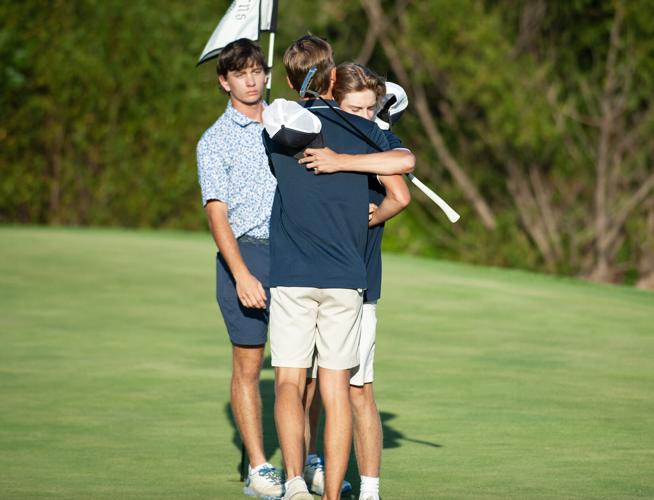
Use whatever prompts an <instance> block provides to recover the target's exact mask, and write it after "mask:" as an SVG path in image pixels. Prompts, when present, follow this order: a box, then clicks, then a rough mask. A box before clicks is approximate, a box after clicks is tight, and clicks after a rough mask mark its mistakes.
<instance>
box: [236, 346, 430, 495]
mask: <svg viewBox="0 0 654 500" xmlns="http://www.w3.org/2000/svg"><path fill="white" fill-rule="evenodd" d="M271 369H272V367H271V365H270V356H267V357H266V358H265V359H264V363H263V370H271ZM260 391H261V402H262V405H263V415H262V420H263V447H264V452H265V454H266V457H271V456H272V455H273V454H274V453H275V452H276V451H277V450H278V449H279V442H278V440H277V432H276V430H275V417H274V407H275V383H274V381H272V380H261V383H260ZM224 409H225V415H226V416H227V417H228V419H229V422H230V423H231V425H232V430H233V434H232V443H233V445H234V462H235V473H236V474H240V466H241V438H240V436H239V433H238V430H237V429H236V423H235V422H234V417H233V415H232V411H231V406H230V404H229V402H228V403H225V407H224ZM379 416H380V418H381V423H382V432H383V436H384V442H383V446H384V449H391V448H399V447H401V446H402V444H403V443H402V441H404V442H410V443H415V444H419V445H423V446H429V447H431V448H442V445H440V444H438V443H433V442H431V441H424V440H421V439H413V438H411V437H407V436H405V435H404V433H403V432H401V431H399V430H398V429H395V428H393V427H392V426H391V424H389V422H390V421H391V420H393V419H394V418H395V417H396V416H397V414H395V413H390V412H386V411H380V412H379ZM324 424H325V422H324V412H323V414H322V415H321V417H320V422H319V424H318V446H317V447H318V450H322V449H323V443H322V436H323V430H324ZM246 467H247V464H246ZM345 478H346V479H347V480H348V481H350V483H352V487H353V489H354V491H353V492H352V494H353V495H358V494H359V491H358V490H359V472H358V469H357V463H356V458H355V456H354V450H353V452H352V453H351V454H350V461H349V463H348V468H347V472H346V474H345ZM344 498H346V497H344Z"/></svg>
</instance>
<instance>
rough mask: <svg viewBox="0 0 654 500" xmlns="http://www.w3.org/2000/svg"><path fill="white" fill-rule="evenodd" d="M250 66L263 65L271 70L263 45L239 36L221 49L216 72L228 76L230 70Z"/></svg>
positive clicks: (267, 69)
mask: <svg viewBox="0 0 654 500" xmlns="http://www.w3.org/2000/svg"><path fill="white" fill-rule="evenodd" d="M250 66H261V67H262V68H263V70H264V71H265V72H266V73H268V71H269V70H270V68H268V66H267V65H266V60H265V59H264V56H263V50H261V47H259V45H258V44H257V43H256V42H253V41H252V40H249V39H247V38H239V39H238V40H234V41H233V42H230V43H228V44H227V45H225V48H224V49H223V50H221V51H220V54H219V55H218V63H217V64H216V73H218V75H219V76H222V77H223V78H226V77H227V73H228V72H230V71H241V70H243V69H245V68H249V67H250Z"/></svg>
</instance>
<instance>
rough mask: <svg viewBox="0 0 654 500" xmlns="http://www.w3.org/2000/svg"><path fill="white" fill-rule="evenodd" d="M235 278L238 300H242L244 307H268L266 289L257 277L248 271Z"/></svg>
mask: <svg viewBox="0 0 654 500" xmlns="http://www.w3.org/2000/svg"><path fill="white" fill-rule="evenodd" d="M235 280H236V295H238V300H240V301H241V304H243V307H248V308H250V309H265V308H266V291H265V290H264V289H263V286H262V285H261V282H260V281H259V280H258V279H257V278H255V277H254V276H253V275H252V274H250V273H248V274H244V275H242V276H239V277H238V278H236V277H235Z"/></svg>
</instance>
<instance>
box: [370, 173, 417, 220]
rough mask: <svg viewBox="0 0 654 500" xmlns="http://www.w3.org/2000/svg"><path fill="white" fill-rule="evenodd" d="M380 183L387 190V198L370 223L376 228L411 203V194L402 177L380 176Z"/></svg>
mask: <svg viewBox="0 0 654 500" xmlns="http://www.w3.org/2000/svg"><path fill="white" fill-rule="evenodd" d="M379 182H381V183H382V185H383V186H384V189H385V190H386V196H385V197H384V200H383V201H382V202H381V204H380V205H379V207H378V208H377V210H375V211H374V212H373V214H372V217H371V218H370V221H369V222H368V226H369V227H372V226H376V225H378V224H381V223H382V222H386V221H387V220H388V219H390V218H391V217H395V216H396V215H397V214H399V213H400V212H401V211H402V210H404V209H405V208H406V207H407V205H409V202H410V201H411V193H410V192H409V188H408V187H407V185H406V183H405V182H404V178H403V177H402V176H401V175H384V176H379Z"/></svg>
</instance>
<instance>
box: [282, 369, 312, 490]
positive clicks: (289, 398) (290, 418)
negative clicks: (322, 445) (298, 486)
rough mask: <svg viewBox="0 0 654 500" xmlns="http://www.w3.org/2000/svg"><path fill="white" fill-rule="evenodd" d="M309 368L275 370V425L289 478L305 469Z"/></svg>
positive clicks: (300, 473)
mask: <svg viewBox="0 0 654 500" xmlns="http://www.w3.org/2000/svg"><path fill="white" fill-rule="evenodd" d="M305 381H306V368H284V367H278V368H275V425H276V427H277V437H278V438H279V446H280V448H281V450H282V456H283V459H284V469H285V471H286V477H287V478H288V479H291V478H294V477H296V476H302V471H303V469H304V408H303V406H302V396H303V393H304V384H305Z"/></svg>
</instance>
